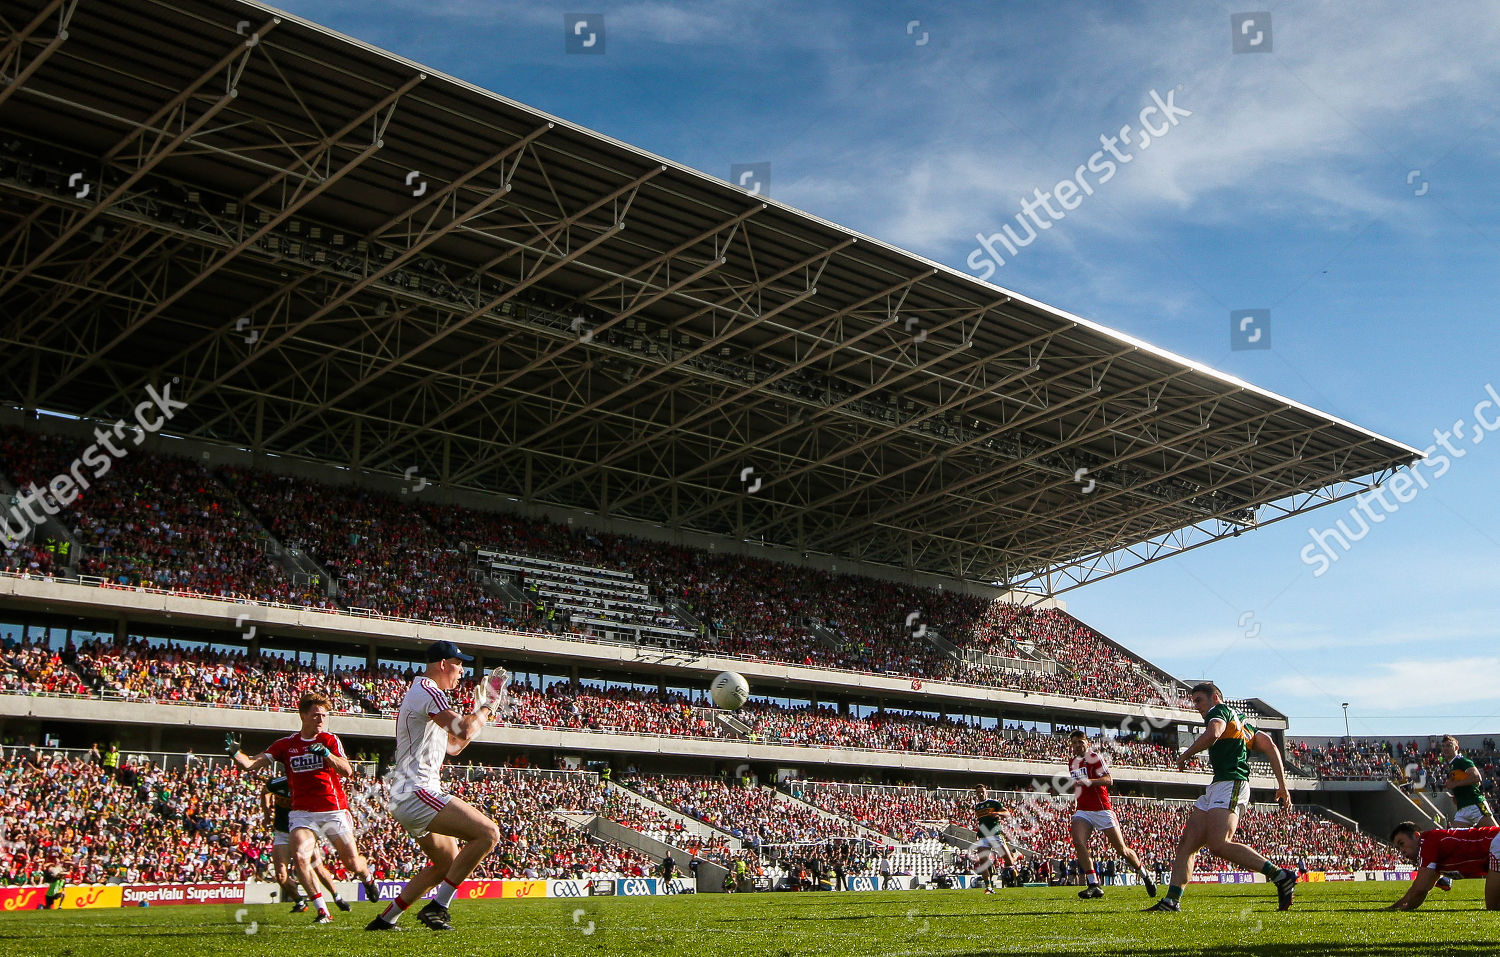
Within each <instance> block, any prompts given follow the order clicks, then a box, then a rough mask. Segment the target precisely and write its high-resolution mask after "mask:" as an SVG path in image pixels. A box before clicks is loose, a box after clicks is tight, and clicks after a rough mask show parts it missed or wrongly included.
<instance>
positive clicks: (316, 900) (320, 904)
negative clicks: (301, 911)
mask: <svg viewBox="0 0 1500 957" xmlns="http://www.w3.org/2000/svg"><path fill="white" fill-rule="evenodd" d="M312 902H313V906H314V907H316V908H317V909H318V913H320V914H326V913H328V902H327V901H325V900H324V899H323V894H322V892H319V893H318V894H316V895H315V896H314V897H313V899H312Z"/></svg>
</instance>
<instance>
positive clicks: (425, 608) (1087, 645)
mask: <svg viewBox="0 0 1500 957" xmlns="http://www.w3.org/2000/svg"><path fill="white" fill-rule="evenodd" d="M76 445H77V441H76V440H73V439H68V438H63V437H58V436H53V435H45V434H40V433H35V432H30V431H26V430H22V429H19V428H15V427H6V428H3V429H0V461H3V462H4V468H5V470H6V472H7V474H8V475H9V477H10V478H11V479H13V480H14V481H16V482H17V483H19V484H21V485H23V486H24V485H26V484H28V483H32V482H35V483H37V484H39V485H45V484H46V482H47V481H48V480H49V479H50V478H51V477H52V476H54V475H56V474H59V473H60V472H62V471H65V469H66V466H67V465H68V464H69V463H70V462H71V461H72V459H73V458H74V456H75V455H76V454H77V449H76V448H75V446H76ZM59 520H60V521H61V522H62V523H63V524H64V526H65V527H66V528H67V529H69V530H70V532H71V535H72V538H73V540H74V541H76V542H77V543H78V545H79V550H78V553H77V554H75V556H74V564H75V566H76V568H77V569H78V571H80V572H82V573H85V574H91V575H98V576H101V577H104V578H106V579H107V580H109V581H111V582H113V583H115V584H116V585H119V586H122V587H139V586H151V587H157V588H163V589H166V590H173V591H182V592H185V593H192V594H205V595H214V596H219V597H225V598H241V599H248V600H256V601H276V602H286V603H291V604H293V605H302V606H311V607H330V606H337V607H342V608H346V609H368V610H369V611H371V612H373V613H377V614H380V615H387V616H394V617H403V618H415V619H419V620H427V621H434V622H443V623H457V624H464V625H474V626H481V627H491V628H516V627H525V628H534V627H540V626H539V625H538V623H537V620H538V619H539V618H540V619H541V620H542V621H543V622H545V621H547V620H548V615H547V614H545V613H542V614H539V613H537V611H536V610H535V609H529V608H527V606H525V605H523V604H522V603H514V602H507V601H505V600H504V599H503V598H502V597H500V596H499V594H498V593H497V592H495V591H494V590H493V589H491V588H490V587H488V586H487V585H486V583H485V582H484V581H483V580H482V579H481V577H480V576H479V575H478V574H476V572H475V569H476V567H477V555H476V553H477V550H478V549H481V548H493V549H498V550H501V551H507V552H513V553H521V554H526V555H531V556H534V557H537V558H544V559H552V560H557V561H563V562H572V563H578V564H582V565H585V566H589V567H597V568H607V569H613V570H619V571H625V572H629V573H630V574H631V575H633V576H634V577H635V578H636V579H637V580H639V581H642V582H644V583H645V584H647V585H648V586H649V587H650V588H651V590H652V593H653V594H654V595H655V596H657V597H659V598H662V599H669V600H672V601H675V602H679V603H681V605H682V606H683V607H684V608H685V609H687V610H688V611H689V613H690V614H692V615H693V617H694V618H696V619H698V620H699V621H702V622H704V623H705V628H704V630H703V632H702V633H701V634H700V636H699V638H698V639H697V640H696V641H694V642H690V644H692V645H694V649H695V650H698V651H705V652H713V653H718V654H730V655H736V656H743V657H752V658H759V659H769V660H776V661H786V662H795V663H801V664H806V665H814V666H824V667H834V668H841V669H847V670H854V671H860V672H874V673H883V674H893V675H902V676H911V677H913V678H916V679H950V680H960V681H967V682H971V683H978V684H984V685H993V686H999V687H1005V688H1011V689H1016V690H1021V691H1026V692H1028V693H1048V694H1058V695H1071V696H1078V697H1093V698H1109V699H1115V700H1131V701H1154V700H1158V699H1159V697H1160V694H1159V692H1158V691H1157V688H1158V687H1160V686H1161V685H1162V684H1163V683H1164V682H1165V683H1167V684H1170V681H1168V680H1167V679H1165V676H1162V675H1159V674H1155V673H1153V672H1150V671H1149V669H1147V668H1146V667H1145V666H1144V665H1143V663H1142V662H1140V661H1139V660H1138V659H1136V658H1134V657H1132V656H1131V655H1129V654H1127V653H1126V652H1124V651H1123V650H1121V649H1120V648H1118V646H1116V645H1114V644H1112V643H1110V642H1109V641H1107V640H1106V639H1104V638H1103V636H1101V635H1099V634H1098V633H1097V632H1095V631H1094V630H1093V629H1091V628H1089V627H1087V626H1086V625H1084V624H1082V623H1081V622H1079V621H1078V620H1076V619H1074V618H1072V617H1071V616H1069V615H1067V614H1066V613H1065V612H1062V611H1060V610H1058V609H1036V608H1023V607H1019V606H1015V605H1011V604H1007V603H1003V602H995V601H990V600H988V599H986V598H982V597H979V596H974V595H966V594H959V593H956V592H953V591H947V590H943V589H936V588H926V587H917V586H913V585H907V584H902V583H897V582H889V581H882V580H878V579H873V578H867V577H863V576H859V575H851V574H847V573H838V572H832V571H826V570H821V569H815V568H803V567H797V566H793V565H789V564H784V563H781V562H775V561H769V560H766V559H761V558H753V557H747V556H741V555H728V554H721V553H717V552H715V551H714V550H712V549H700V548H689V547H685V546H677V545H671V544H667V543H663V542H658V541H653V540H647V539H641V538H635V537H631V536H621V535H613V534H607V533H602V532H588V531H584V530H575V529H573V528H572V527H571V526H569V525H566V524H560V523H553V522H549V521H546V520H545V519H530V518H523V517H520V516H515V515H506V514H500V513H489V512H480V511H477V510H472V509H465V508H460V507H457V506H437V505H427V504H423V503H419V502H417V501H416V499H415V497H414V496H413V497H402V496H399V495H393V494H387V493H384V492H380V491H374V490H370V489H363V488H358V487H354V486H345V485H332V484H325V483H322V482H316V481H312V480H310V479H305V478H297V477H292V476H285V475H278V474H272V473H269V472H265V471H261V470H258V469H249V468H238V467H222V468H218V469H210V468H208V467H206V466H205V465H204V464H203V463H201V462H199V461H195V460H192V459H187V458H181V457H176V456H172V455H165V454H157V453H147V452H144V451H132V454H131V455H129V456H126V457H124V458H121V459H118V460H116V461H114V462H113V465H112V468H111V469H110V470H109V471H108V472H107V473H105V474H104V475H103V476H101V477H99V478H98V479H97V480H95V481H94V482H93V483H92V484H91V487H90V488H88V489H87V490H85V491H83V492H82V494H80V495H79V496H78V498H77V499H76V500H75V501H74V502H72V503H71V504H70V505H69V506H68V507H67V508H65V509H64V510H63V512H62V514H61V515H60V516H59ZM267 535H269V536H270V538H267ZM280 546H288V547H294V548H300V549H303V550H305V552H306V554H307V555H308V556H309V557H310V558H311V559H312V560H314V561H315V562H317V563H319V564H321V566H322V569H324V570H326V572H327V573H329V575H330V576H331V578H332V580H333V583H334V584H335V585H336V586H337V587H336V595H334V596H332V597H330V596H329V595H328V593H327V589H326V587H324V586H326V583H319V584H314V583H310V582H307V581H302V583H301V584H298V583H297V582H295V581H294V579H297V578H298V576H296V575H292V574H289V573H288V571H287V570H286V569H285V568H283V567H282V565H281V564H279V561H278V559H277V558H275V557H274V556H275V555H277V554H278V553H279V548H280ZM44 554H45V553H44ZM6 562H7V565H8V566H9V567H11V568H14V569H19V568H20V567H22V566H26V567H30V566H31V565H32V564H33V563H40V559H39V557H38V556H37V555H36V554H34V553H32V554H26V553H23V552H19V551H18V552H16V553H14V554H12V555H10V556H8V557H7V558H6ZM37 570H38V571H39V573H41V569H37ZM320 574H321V572H320ZM303 577H306V576H303ZM298 580H299V581H300V579H298ZM913 622H918V623H920V626H919V627H914V626H913ZM924 628H930V630H931V631H932V632H933V633H934V634H941V635H942V636H943V637H944V638H945V639H946V640H947V641H948V642H951V643H952V644H954V645H956V646H958V647H959V648H960V649H961V650H963V651H965V652H972V653H974V657H973V660H970V658H965V657H957V658H956V657H954V656H952V655H949V654H948V653H947V652H945V651H942V650H940V649H939V648H938V646H936V645H935V644H933V643H932V642H930V641H929V640H927V638H925V637H923V634H924V632H923V629H924ZM580 630H583V631H587V629H580ZM992 655H993V656H999V657H990V658H986V657H982V656H992ZM1003 659H1012V660H1013V661H1020V662H1022V663H1023V665H1028V667H1023V666H1021V665H1017V666H1014V667H1012V666H1007V665H1006V664H1005V663H1004V661H1003ZM1048 669H1052V670H1051V671H1049V670H1048ZM1174 687H1175V686H1174ZM1179 690H1180V689H1178V690H1169V693H1170V694H1174V695H1175V694H1178V693H1179Z"/></svg>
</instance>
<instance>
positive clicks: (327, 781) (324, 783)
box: [266, 731, 349, 811]
mask: <svg viewBox="0 0 1500 957" xmlns="http://www.w3.org/2000/svg"><path fill="white" fill-rule="evenodd" d="M314 744H322V745H323V746H324V747H325V748H327V749H328V750H329V751H330V752H332V753H333V754H336V755H338V756H339V757H341V758H342V757H343V756H344V745H343V744H342V743H340V741H339V739H338V735H336V734H329V733H328V732H327V731H323V732H320V733H319V734H318V736H317V737H315V738H311V739H309V738H304V737H302V732H300V731H298V732H296V733H293V734H289V735H287V736H286V737H284V738H282V739H280V740H278V741H273V742H272V743H271V746H270V747H269V748H266V753H267V754H269V755H270V756H271V757H273V758H275V759H276V760H278V761H280V762H281V763H282V764H283V765H284V766H285V767H286V777H287V783H288V784H289V785H290V786H291V790H292V810H293V811H344V810H348V808H349V798H348V796H347V795H346V794H344V782H343V781H341V780H339V775H338V773H337V772H336V771H334V770H333V768H331V767H329V766H328V765H327V763H326V762H325V761H324V759H323V756H322V755H321V754H313V753H312V751H311V750H310V749H311V748H312V746H313V745H314Z"/></svg>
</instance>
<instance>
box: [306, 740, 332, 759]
mask: <svg viewBox="0 0 1500 957" xmlns="http://www.w3.org/2000/svg"><path fill="white" fill-rule="evenodd" d="M307 750H308V751H309V752H310V753H312V754H316V755H317V756H318V757H320V758H326V757H328V745H326V744H324V743H323V742H321V741H318V742H316V743H314V744H313V745H312V746H311V747H310V748H308V749H307Z"/></svg>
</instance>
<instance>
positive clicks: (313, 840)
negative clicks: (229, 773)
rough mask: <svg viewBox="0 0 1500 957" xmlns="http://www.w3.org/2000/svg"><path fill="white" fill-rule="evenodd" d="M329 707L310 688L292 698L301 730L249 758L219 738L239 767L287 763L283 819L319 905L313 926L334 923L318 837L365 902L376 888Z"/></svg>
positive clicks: (300, 872) (232, 741)
mask: <svg viewBox="0 0 1500 957" xmlns="http://www.w3.org/2000/svg"><path fill="white" fill-rule="evenodd" d="M332 706H333V702H332V701H329V700H328V698H326V697H325V696H323V695H321V694H318V693H317V692H315V691H309V692H307V693H306V694H304V695H303V696H302V699H301V700H300V701H298V702H297V713H298V714H300V715H301V716H302V730H301V731H299V732H297V733H295V734H289V735H287V736H286V737H284V738H281V739H279V740H276V741H273V742H271V746H270V747H268V748H266V749H265V750H264V751H262V752H261V753H260V754H257V755H256V756H255V757H253V758H252V757H247V756H246V755H245V753H244V752H243V751H241V750H240V742H239V739H237V738H235V737H234V736H233V735H225V738H224V749H225V750H226V751H228V752H229V755H230V757H232V758H233V759H234V763H235V764H236V765H238V766H239V767H240V769H241V770H243V771H256V770H259V769H261V768H268V767H274V766H275V763H276V762H277V761H280V762H281V763H282V764H284V765H286V769H287V782H288V784H289V785H290V787H291V792H292V810H291V813H290V814H289V815H288V816H287V818H288V820H287V823H288V824H289V825H290V826H291V838H292V859H293V861H294V862H295V864H296V867H297V876H298V878H299V879H301V881H302V886H303V887H305V888H307V892H308V893H309V894H313V899H312V902H313V906H314V907H316V908H317V909H318V914H317V917H316V918H315V919H314V923H318V924H328V923H332V922H333V918H332V917H331V916H329V914H328V903H327V902H326V901H325V900H324V899H323V892H322V889H321V887H320V886H319V884H318V876H317V872H316V871H315V870H314V868H313V863H314V861H315V860H316V859H317V856H318V844H319V842H321V841H326V842H328V843H329V844H331V845H333V849H334V850H335V851H336V852H337V853H338V856H339V860H341V861H343V863H344V868H345V869H346V870H348V871H349V873H351V874H356V875H358V876H359V879H360V881H361V882H362V883H363V884H364V885H365V893H366V895H368V896H369V898H370V900H379V899H380V889H379V888H378V887H377V886H376V884H375V873H374V871H372V870H371V869H370V862H369V861H367V860H365V858H364V855H362V854H360V853H359V848H358V847H356V846H355V843H354V818H353V817H352V816H351V815H350V814H349V797H348V795H346V794H345V793H344V783H343V781H341V780H340V778H341V777H348V776H349V775H351V774H353V773H354V765H352V764H350V763H349V759H348V758H347V757H345V755H344V745H343V743H342V742H340V741H339V739H338V736H337V735H334V734H329V733H328V731H327V730H325V729H326V728H327V726H328V711H329V708H331V707H332ZM314 891H316V893H314Z"/></svg>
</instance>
